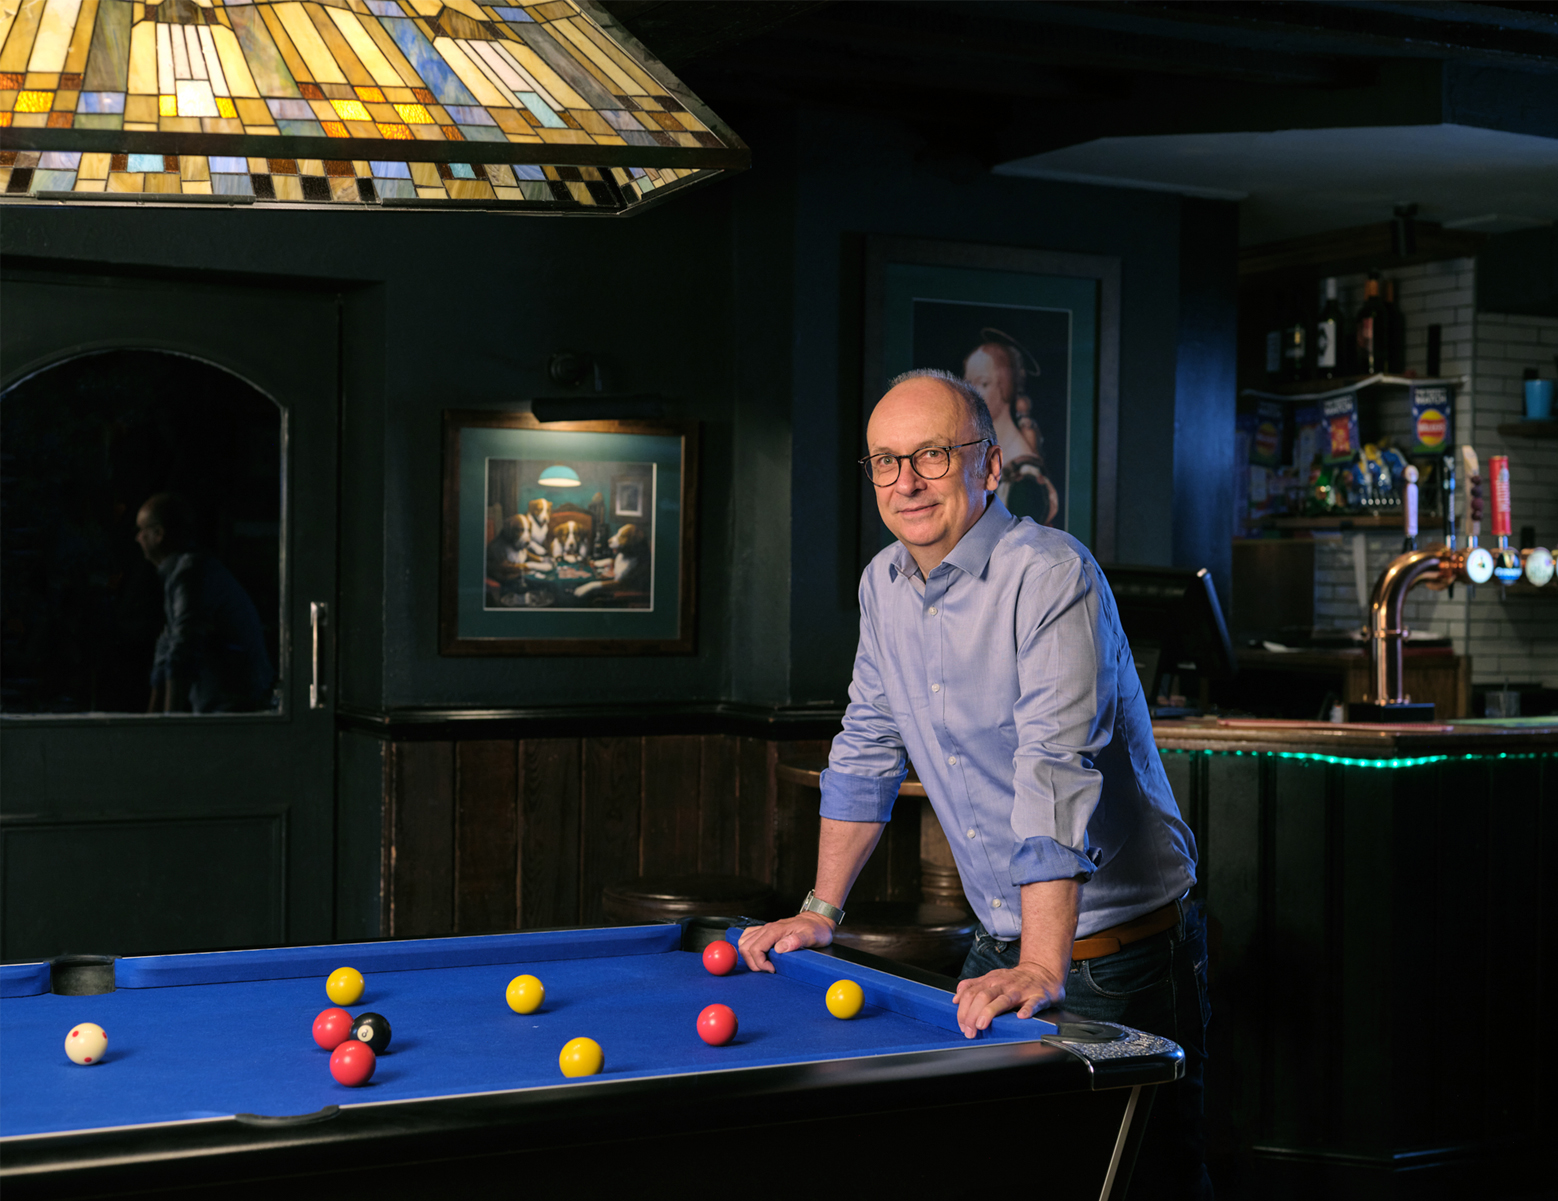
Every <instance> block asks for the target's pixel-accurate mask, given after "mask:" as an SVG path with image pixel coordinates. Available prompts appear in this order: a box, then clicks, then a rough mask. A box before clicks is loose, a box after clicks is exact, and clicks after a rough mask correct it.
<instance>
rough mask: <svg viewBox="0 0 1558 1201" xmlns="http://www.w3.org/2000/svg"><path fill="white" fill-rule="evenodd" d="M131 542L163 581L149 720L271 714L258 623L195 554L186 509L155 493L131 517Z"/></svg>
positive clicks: (235, 586) (232, 582)
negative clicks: (151, 717) (182, 715)
mask: <svg viewBox="0 0 1558 1201" xmlns="http://www.w3.org/2000/svg"><path fill="white" fill-rule="evenodd" d="M135 541H136V542H137V543H139V544H140V548H141V553H142V554H144V555H145V556H146V559H147V561H148V562H149V563H151V565H152V566H153V567H155V568H156V569H157V574H158V575H159V576H161V577H162V595H163V616H164V618H165V620H166V625H164V627H163V630H162V633H161V635H160V636H159V637H158V638H157V653H156V657H155V659H154V660H153V662H152V676H151V689H152V691H151V700H150V702H149V703H148V704H147V707H146V711H147V712H148V713H187V712H195V713H252V712H254V711H256V710H259V709H267V708H269V707H270V691H271V684H272V682H273V681H274V679H275V673H274V672H273V671H272V670H271V662H270V656H269V655H268V654H267V653H266V651H265V634H264V631H263V629H262V628H261V626H260V615H259V614H258V613H257V612H255V609H254V602H253V601H252V600H250V599H249V594H248V593H247V592H245V591H244V590H243V585H242V584H240V583H239V582H238V581H237V580H236V579H234V578H233V575H232V573H231V572H230V571H228V570H227V568H225V567H223V566H222V565H221V564H220V563H219V562H217V561H216V560H215V559H213V558H211V557H210V556H208V555H202V554H199V553H197V552H196V551H195V514H194V510H193V509H192V508H191V506H190V504H189V502H188V501H186V500H185V499H184V498H183V497H181V496H178V495H177V494H175V493H172V492H159V493H157V494H156V495H155V496H153V497H151V498H150V499H149V500H148V501H147V502H146V503H145V504H144V505H142V506H141V509H140V512H139V513H137V514H136V517H135Z"/></svg>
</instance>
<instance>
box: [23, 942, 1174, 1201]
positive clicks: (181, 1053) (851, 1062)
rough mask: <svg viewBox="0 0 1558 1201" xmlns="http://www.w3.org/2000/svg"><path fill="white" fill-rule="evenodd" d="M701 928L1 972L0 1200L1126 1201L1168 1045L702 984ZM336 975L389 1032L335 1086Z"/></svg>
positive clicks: (1063, 1027) (827, 971)
mask: <svg viewBox="0 0 1558 1201" xmlns="http://www.w3.org/2000/svg"><path fill="white" fill-rule="evenodd" d="M695 927H696V923H681V924H662V925H653V926H631V927H614V928H603V929H576V930H558V931H539V932H524V933H516V934H496V935H486V936H477V937H471V936H456V937H448V938H437V939H420V940H405V941H386V942H375V943H355V944H338V945H328V946H314V947H294V948H281V949H268V950H245V951H221V952H211V953H205V954H178V955H160V956H146V957H139V958H125V959H119V960H116V961H113V963H112V965H111V975H112V980H111V981H108V980H106V979H105V980H104V982H103V983H102V984H101V985H99V987H105V988H106V987H109V985H110V984H111V985H112V988H113V991H105V992H100V993H97V994H96V995H61V994H60V993H59V992H54V991H51V974H50V965H48V964H33V965H26V964H21V965H15V964H13V965H4V966H3V967H0V997H3V1000H0V1065H3V1069H0V1070H3V1072H4V1087H3V1090H0V1188H3V1191H4V1194H5V1197H6V1199H7V1201H22V1199H23V1198H26V1197H33V1196H50V1197H58V1196H98V1195H113V1194H116V1193H128V1192H134V1191H138V1190H146V1189H153V1190H156V1191H158V1192H162V1191H164V1190H171V1189H174V1188H180V1189H185V1190H188V1191H187V1192H180V1193H178V1194H177V1195H179V1196H186V1195H187V1196H201V1195H209V1196H211V1197H218V1196H220V1197H221V1198H223V1199H224V1201H232V1199H233V1198H235V1197H238V1198H244V1197H251V1196H252V1197H262V1196H269V1197H274V1196H277V1195H278V1193H281V1192H283V1191H284V1192H285V1194H286V1195H289V1196H291V1197H297V1196H306V1195H314V1194H319V1195H326V1194H328V1195H329V1196H331V1197H332V1198H340V1197H347V1196H364V1197H395V1196H430V1195H436V1192H437V1191H438V1190H441V1189H448V1188H449V1187H450V1186H451V1185H453V1186H457V1187H460V1188H462V1189H465V1188H469V1187H470V1186H472V1185H475V1186H477V1187H490V1186H498V1187H502V1188H505V1189H512V1188H514V1187H517V1186H521V1185H523V1186H525V1187H526V1188H527V1190H529V1189H533V1188H534V1187H536V1186H539V1187H541V1188H545V1189H548V1190H568V1194H567V1195H577V1194H578V1193H579V1192H581V1191H582V1192H583V1194H584V1195H586V1196H594V1195H605V1194H606V1193H607V1192H609V1191H614V1190H623V1191H627V1190H632V1191H633V1192H634V1193H638V1194H642V1193H643V1192H644V1191H645V1189H646V1187H650V1188H653V1189H658V1188H661V1187H666V1188H668V1187H672V1186H675V1187H687V1188H696V1189H700V1190H701V1193H700V1195H714V1194H713V1193H712V1192H711V1191H710V1190H711V1189H712V1188H717V1189H718V1190H719V1192H720V1193H727V1192H728V1193H729V1194H730V1195H733V1196H739V1195H755V1196H765V1195H776V1194H777V1193H779V1192H785V1193H793V1192H795V1191H796V1190H797V1189H798V1188H800V1187H801V1182H803V1181H805V1180H808V1179H809V1180H811V1181H812V1182H814V1183H815V1182H817V1181H819V1180H823V1179H825V1180H826V1182H827V1186H828V1191H829V1192H831V1193H832V1194H833V1195H835V1196H837V1195H838V1191H839V1189H840V1188H844V1189H851V1188H858V1189H865V1190H869V1192H868V1193H866V1194H865V1195H868V1196H869V1195H876V1194H878V1193H879V1192H880V1190H882V1189H884V1188H888V1187H904V1188H923V1187H925V1186H927V1185H928V1184H931V1183H932V1182H933V1181H935V1180H937V1179H938V1178H939V1179H941V1180H943V1181H945V1182H946V1183H948V1184H953V1183H954V1182H956V1181H959V1180H961V1179H963V1178H964V1177H965V1176H967V1177H970V1179H971V1180H972V1179H977V1180H978V1181H980V1182H981V1183H989V1184H991V1185H997V1186H998V1185H1000V1184H1002V1183H1009V1184H1017V1183H1021V1182H1024V1181H1026V1182H1028V1184H1029V1187H1030V1188H1031V1187H1032V1186H1033V1185H1034V1183H1035V1182H1038V1183H1039V1184H1040V1185H1041V1186H1042V1188H1043V1191H1044V1192H1045V1193H1046V1195H1048V1196H1051V1197H1063V1198H1068V1197H1073V1196H1075V1197H1088V1198H1092V1197H1100V1196H1101V1197H1110V1196H1113V1197H1119V1196H1121V1195H1122V1194H1123V1186H1124V1183H1125V1181H1126V1179H1128V1176H1129V1170H1130V1165H1131V1162H1132V1160H1133V1159H1134V1154H1135V1145H1136V1143H1137V1142H1138V1141H1139V1138H1140V1131H1141V1127H1142V1126H1143V1124H1144V1122H1145V1120H1146V1115H1147V1114H1148V1112H1150V1108H1151V1098H1152V1092H1153V1089H1154V1086H1156V1085H1158V1084H1161V1083H1166V1082H1169V1081H1172V1080H1175V1079H1177V1078H1178V1076H1179V1075H1180V1074H1181V1072H1182V1071H1183V1054H1182V1052H1181V1051H1180V1049H1179V1048H1178V1047H1177V1046H1175V1045H1174V1044H1173V1043H1171V1042H1168V1041H1167V1040H1165V1039H1161V1038H1157V1037H1155V1036H1152V1035H1147V1034H1143V1033H1141V1032H1139V1031H1132V1030H1128V1029H1124V1028H1121V1027H1114V1026H1106V1025H1102V1024H1098V1023H1083V1022H1081V1021H1080V1020H1079V1019H1072V1018H1070V1017H1069V1015H1066V1014H1064V1013H1062V1012H1059V1011H1049V1012H1048V1013H1046V1014H1044V1015H1041V1016H1038V1017H1034V1018H1031V1019H1027V1020H1019V1019H1017V1018H1016V1017H1013V1016H1003V1017H1001V1018H999V1019H997V1020H996V1022H995V1023H994V1024H993V1025H992V1027H991V1029H990V1030H989V1031H987V1032H985V1033H984V1034H983V1035H982V1036H981V1037H980V1038H978V1039H976V1040H968V1039H965V1038H964V1037H963V1036H962V1035H961V1034H960V1033H959V1032H958V1030H957V1028H956V1024H955V1022H954V1021H953V1014H954V1007H953V1005H952V1003H951V997H950V996H949V995H948V993H947V991H946V989H947V987H950V984H951V982H950V981H946V980H944V979H943V978H941V977H930V976H927V975H925V974H924V973H918V972H916V971H914V969H907V968H903V967H901V966H899V965H893V964H890V963H889V962H888V961H885V960H872V958H871V957H870V956H862V955H860V954H859V953H858V952H853V953H845V952H841V953H839V954H827V953H822V952H817V951H799V952H794V953H792V954H789V955H784V956H776V957H775V963H776V964H777V965H778V969H779V970H778V971H777V973H774V974H769V973H754V972H749V971H747V970H746V969H745V968H744V967H741V966H738V967H737V968H736V970H735V971H734V972H732V973H731V974H730V975H728V976H723V977H718V976H714V975H711V974H710V973H709V972H707V971H706V970H705V969H704V967H703V962H702V956H701V954H699V953H698V951H699V950H700V949H701V945H702V943H703V942H704V941H706V940H707V938H709V937H714V938H718V937H721V936H723V937H725V938H727V939H728V940H730V941H734V940H735V939H736V938H737V937H738V935H739V930H736V929H728V930H726V929H725V928H724V923H721V924H720V928H719V929H718V930H716V931H714V932H713V934H712V935H710V934H708V933H704V934H703V935H702V936H701V937H700V935H699V932H698V931H697V929H695ZM830 950H832V949H830ZM343 965H350V966H352V967H355V968H357V969H359V970H360V971H361V972H362V973H363V974H364V976H365V977H366V981H367V991H366V993H365V995H364V996H363V997H362V999H361V1000H360V1001H358V1002H357V1003H356V1004H354V1005H350V1006H347V1008H348V1009H350V1010H351V1012H352V1013H354V1014H359V1013H363V1012H366V1011H370V1010H371V1011H374V1012H378V1013H381V1014H384V1015H385V1016H386V1017H387V1018H388V1019H389V1021H390V1023H391V1025H392V1027H393V1037H392V1040H391V1043H390V1046H389V1048H388V1050H387V1051H386V1053H385V1054H383V1055H382V1056H380V1057H379V1060H378V1065H377V1071H376V1073H375V1075H374V1076H373V1079H372V1080H371V1082H370V1083H368V1084H367V1085H366V1086H364V1087H360V1088H355V1089H353V1088H346V1087H344V1086H342V1085H340V1084H337V1083H336V1081H335V1080H334V1079H333V1078H332V1076H331V1075H330V1072H329V1068H328V1062H329V1053H328V1052H327V1051H324V1050H322V1049H321V1048H320V1047H318V1046H317V1045H316V1044H315V1043H314V1040H313V1038H312V1035H311V1030H312V1025H313V1020H314V1017H315V1015H316V1014H317V1013H318V1012H319V1011H320V1010H323V1009H325V1008H328V1007H329V1006H330V1005H331V1002H330V1000H329V999H328V998H327V997H326V995H325V987H324V986H325V978H326V976H327V975H328V974H329V973H330V972H331V971H332V970H333V969H334V968H336V967H340V966H343ZM522 973H529V974H532V975H535V976H538V977H540V979H541V980H542V981H543V982H544V983H545V986H546V999H545V1002H544V1004H543V1005H542V1007H541V1008H540V1010H539V1011H537V1012H536V1013H534V1014H530V1015H528V1016H522V1015H520V1014H516V1013H514V1012H513V1011H512V1010H510V1009H509V1007H508V1006H507V1004H506V1003H505V998H504V990H505V987H506V985H507V984H508V981H509V980H510V979H512V978H513V977H514V976H516V975H519V974H522ZM846 977H847V978H849V979H852V980H855V981H856V982H857V983H859V984H860V986H861V988H862V989H863V991H864V994H865V999H866V1005H865V1008H864V1010H863V1011H862V1012H861V1014H860V1015H859V1016H858V1017H856V1018H854V1019H852V1020H848V1021H841V1020H839V1019H837V1018H835V1017H833V1016H832V1015H831V1014H829V1013H828V1012H827V1009H826V1007H825V1005H824V994H825V992H826V990H827V988H828V986H829V985H830V984H831V983H832V982H833V981H835V980H838V979H841V978H846ZM62 978H63V977H62V975H61V973H60V972H59V970H58V969H57V970H56V974H55V981H56V982H55V985H54V987H57V988H62V989H63V988H66V987H68V986H66V985H64V984H62V983H60V981H61V980H62ZM713 1002H723V1003H725V1004H728V1005H729V1006H730V1007H731V1008H732V1009H734V1010H735V1012H736V1014H737V1017H738V1019H739V1027H740V1028H739V1033H738V1034H737V1037H736V1039H735V1041H734V1042H732V1043H731V1044H729V1045H727V1046H724V1047H712V1046H708V1045H706V1044H705V1043H704V1042H703V1041H702V1040H701V1039H699V1037H698V1036H697V1033H696V1030H695V1023H696V1019H697V1016H698V1014H699V1012H700V1011H701V1010H702V1009H703V1007H704V1006H706V1005H709V1004H711V1003H713ZM84 1021H90V1022H96V1023H97V1024H98V1025H100V1026H102V1027H103V1028H104V1029H105V1030H106V1031H107V1033H108V1039H109V1042H108V1050H107V1053H106V1054H105V1055H104V1057H103V1059H102V1061H101V1062H100V1063H99V1064H97V1065H94V1066H89V1067H81V1066H77V1065H75V1064H73V1063H71V1062H70V1061H69V1060H68V1059H67V1058H66V1056H65V1054H64V1050H63V1042H64V1038H65V1035H66V1033H67V1032H68V1031H69V1030H70V1028H71V1027H72V1025H73V1024H75V1023H78V1022H84ZM581 1035H582V1036H588V1037H590V1038H593V1039H595V1040H596V1041H597V1042H598V1043H600V1044H601V1046H602V1047H603V1049H604V1051H605V1067H604V1070H603V1071H602V1072H601V1073H600V1074H599V1075H595V1076H591V1077H585V1078H576V1079H569V1078H565V1077H564V1076H563V1075H562V1074H561V1072H560V1070H559V1067H558V1053H559V1051H560V1049H561V1048H562V1046H563V1044H564V1043H566V1042H568V1041H569V1040H570V1039H572V1038H575V1037H577V1036H581ZM819 1173H820V1175H819ZM530 1195H532V1196H534V1195H535V1194H534V1193H533V1192H532V1193H531V1194H530Z"/></svg>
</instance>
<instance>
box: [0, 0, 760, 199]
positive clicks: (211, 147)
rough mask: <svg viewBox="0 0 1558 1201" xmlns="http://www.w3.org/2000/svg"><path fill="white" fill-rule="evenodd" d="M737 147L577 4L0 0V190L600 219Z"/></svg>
mask: <svg viewBox="0 0 1558 1201" xmlns="http://www.w3.org/2000/svg"><path fill="white" fill-rule="evenodd" d="M748 161H749V153H748V151H747V148H746V146H745V144H743V143H742V141H741V139H740V138H738V137H737V136H736V135H735V134H734V133H733V132H732V131H731V130H730V129H728V128H727V127H726V126H725V125H724V124H723V123H722V122H721V121H720V120H719V118H718V117H716V116H715V115H714V114H713V113H712V112H710V111H709V110H708V109H707V108H705V107H704V105H703V104H702V103H701V102H700V101H699V100H698V99H697V97H695V96H694V95H692V93H691V92H689V91H688V90H687V89H686V88H685V87H684V86H683V85H682V84H681V83H680V82H679V81H678V80H677V79H676V77H675V76H673V75H672V74H671V73H670V72H669V71H668V70H667V69H666V68H665V67H664V66H663V65H662V64H661V63H659V62H658V61H656V60H655V58H654V57H653V56H652V55H650V54H649V52H648V51H647V50H645V49H644V48H643V46H641V45H640V44H639V43H638V42H637V40H635V39H634V38H633V37H632V35H631V34H629V33H628V32H627V31H626V30H624V29H623V28H622V27H621V26H620V25H619V24H618V23H617V22H616V21H615V20H614V19H613V18H612V17H611V15H610V14H609V13H607V12H606V11H605V10H604V9H602V8H600V7H599V6H598V5H595V4H591V3H587V2H583V0H580V2H575V0H548V2H546V3H541V4H522V5H515V6H512V7H511V6H508V5H494V4H483V3H478V2H477V0H160V2H158V0H152V2H145V0H0V196H4V197H5V198H6V199H8V200H18V201H24V202H27V203H34V204H36V203H39V202H44V203H47V202H59V203H67V204H68V203H86V202H94V203H104V202H107V203H132V204H133V203H142V204H144V203H148V202H160V203H168V202H172V203H175V204H178V203H184V204H224V203H225V204H258V205H262V206H286V207H300V206H301V207H318V206H328V207H331V208H341V207H357V208H362V209H367V208H371V207H385V208H390V207H438V208H450V207H455V208H486V209H515V210H521V211H523V210H532V211H561V212H571V213H597V214H616V213H626V212H633V211H635V210H638V209H641V208H642V207H644V206H645V205H646V204H650V203H653V202H655V201H657V200H659V199H661V198H663V197H665V196H667V195H670V194H672V193H674V192H676V191H678V190H680V189H682V188H685V187H687V186H689V185H691V184H695V183H698V182H700V181H703V180H706V179H710V178H713V177H715V176H717V175H719V174H721V173H723V172H729V171H739V170H742V169H743V168H745V167H746V166H747V164H748Z"/></svg>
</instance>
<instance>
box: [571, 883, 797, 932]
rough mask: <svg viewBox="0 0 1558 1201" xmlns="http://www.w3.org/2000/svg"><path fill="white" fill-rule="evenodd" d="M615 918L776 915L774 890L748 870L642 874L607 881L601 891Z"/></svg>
mask: <svg viewBox="0 0 1558 1201" xmlns="http://www.w3.org/2000/svg"><path fill="white" fill-rule="evenodd" d="M602 902H603V906H602V907H603V908H604V910H605V913H606V918H607V920H609V921H613V922H624V923H632V922H677V921H681V919H682V918H684V917H730V918H736V917H755V918H761V919H763V920H765V921H767V920H770V919H771V918H773V917H774V903H775V898H774V894H773V890H772V889H770V888H769V887H768V886H767V885H766V884H762V883H759V882H758V881H757V880H748V879H746V878H745V877H743V876H716V875H695V876H640V877H639V878H638V879H637V880H627V881H624V882H623V883H621V884H610V885H607V887H606V891H605V894H604V896H603V897H602Z"/></svg>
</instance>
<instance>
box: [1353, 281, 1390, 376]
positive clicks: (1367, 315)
mask: <svg viewBox="0 0 1558 1201" xmlns="http://www.w3.org/2000/svg"><path fill="white" fill-rule="evenodd" d="M1355 329H1356V331H1357V336H1356V338H1355V342H1356V345H1357V347H1358V370H1359V372H1361V373H1362V374H1364V375H1376V374H1379V373H1380V372H1383V371H1384V370H1385V348H1386V343H1387V340H1388V337H1389V335H1388V333H1387V331H1386V328H1385V302H1384V301H1383V300H1381V299H1380V294H1379V272H1377V271H1371V272H1369V282H1368V283H1366V284H1365V285H1364V286H1363V306H1362V307H1361V308H1360V309H1359V310H1358V318H1357V321H1356V323H1355Z"/></svg>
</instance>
